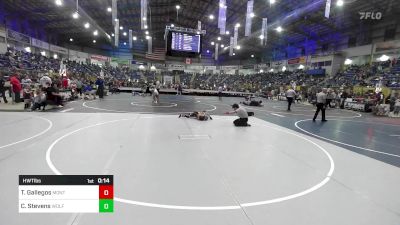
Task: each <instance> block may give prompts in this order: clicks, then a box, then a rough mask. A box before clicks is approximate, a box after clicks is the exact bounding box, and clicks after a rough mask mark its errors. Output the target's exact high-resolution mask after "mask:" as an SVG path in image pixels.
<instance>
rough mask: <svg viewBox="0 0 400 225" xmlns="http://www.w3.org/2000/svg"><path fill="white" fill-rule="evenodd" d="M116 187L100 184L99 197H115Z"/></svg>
mask: <svg viewBox="0 0 400 225" xmlns="http://www.w3.org/2000/svg"><path fill="white" fill-rule="evenodd" d="M113 198H114V187H113V186H112V185H100V186H99V199H113Z"/></svg>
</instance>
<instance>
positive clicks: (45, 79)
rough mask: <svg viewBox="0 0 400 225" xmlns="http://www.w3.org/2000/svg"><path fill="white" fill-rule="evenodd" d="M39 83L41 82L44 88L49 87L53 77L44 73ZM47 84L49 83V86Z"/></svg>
mask: <svg viewBox="0 0 400 225" xmlns="http://www.w3.org/2000/svg"><path fill="white" fill-rule="evenodd" d="M39 84H40V86H42V87H44V88H48V87H50V86H51V84H52V81H51V78H50V77H48V76H47V75H43V76H42V77H41V78H40V80H39ZM47 85H49V86H47Z"/></svg>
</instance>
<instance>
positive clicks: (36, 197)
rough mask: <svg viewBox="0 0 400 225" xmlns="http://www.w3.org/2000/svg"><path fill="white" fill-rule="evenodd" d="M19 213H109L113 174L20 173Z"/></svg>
mask: <svg viewBox="0 0 400 225" xmlns="http://www.w3.org/2000/svg"><path fill="white" fill-rule="evenodd" d="M18 193H19V194H18V195H19V203H18V208H19V212H20V213H112V212H114V177H113V175H20V176H19V187H18Z"/></svg>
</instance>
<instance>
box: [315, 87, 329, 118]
mask: <svg viewBox="0 0 400 225" xmlns="http://www.w3.org/2000/svg"><path fill="white" fill-rule="evenodd" d="M326 92H327V90H326V88H323V89H322V91H321V92H319V93H318V94H317V111H316V112H315V115H314V118H313V122H315V119H317V116H318V114H319V111H321V112H322V120H321V121H322V122H326V121H327V120H326V119H325V106H326Z"/></svg>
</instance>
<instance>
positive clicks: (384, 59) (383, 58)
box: [379, 55, 390, 62]
mask: <svg viewBox="0 0 400 225" xmlns="http://www.w3.org/2000/svg"><path fill="white" fill-rule="evenodd" d="M389 59H390V57H389V56H387V55H382V56H381V57H379V60H380V61H381V62H386V61H388V60H389Z"/></svg>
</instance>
